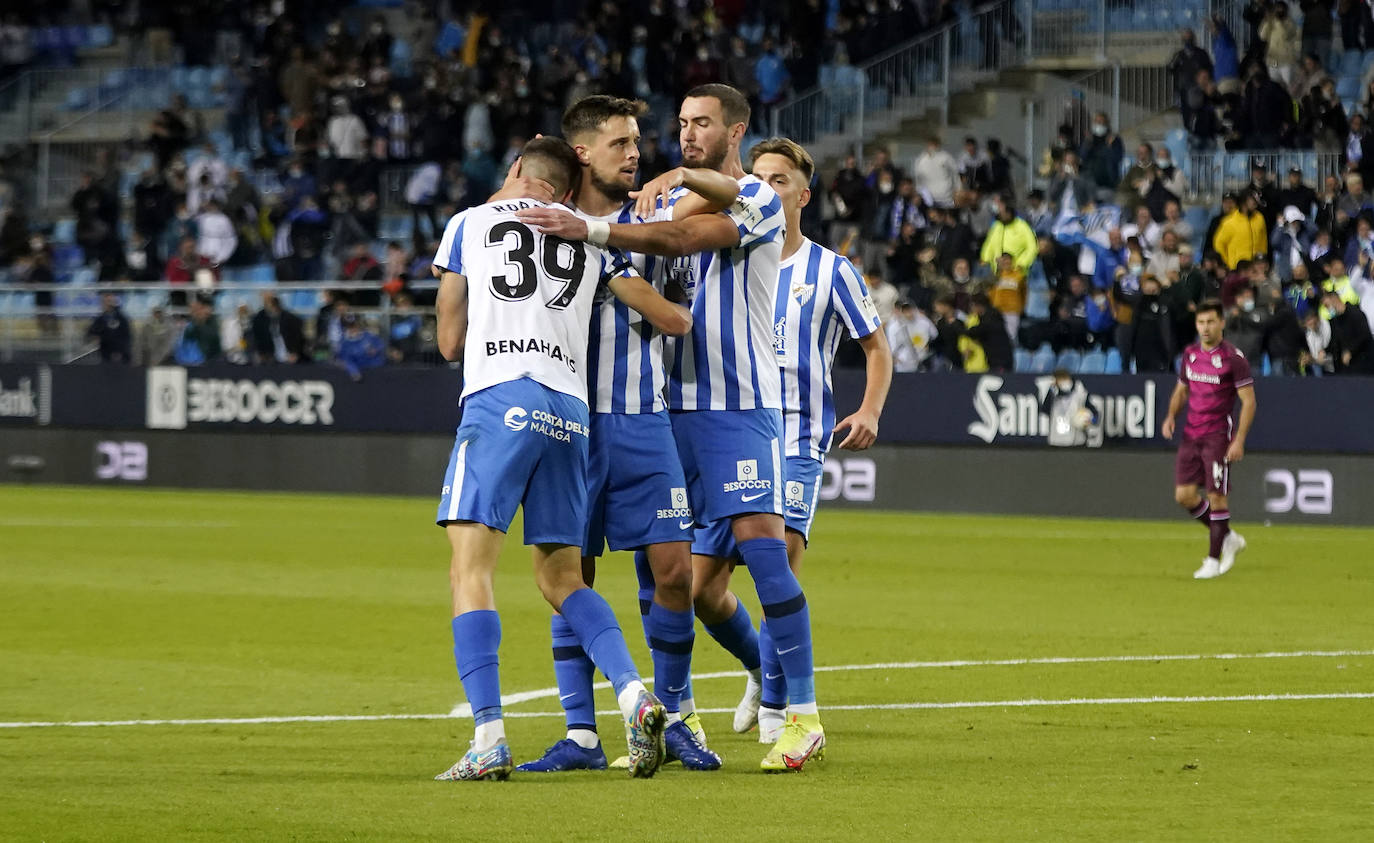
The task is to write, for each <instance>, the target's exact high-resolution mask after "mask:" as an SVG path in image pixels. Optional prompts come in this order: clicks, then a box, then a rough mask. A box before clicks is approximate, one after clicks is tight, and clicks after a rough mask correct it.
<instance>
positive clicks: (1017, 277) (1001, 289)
mask: <svg viewBox="0 0 1374 843" xmlns="http://www.w3.org/2000/svg"><path fill="white" fill-rule="evenodd" d="M988 300H989V301H990V302H991V303H992V306H993V307H994V308H996V309H997V311H998V312H999V313H1001V314H1002V322H1003V324H1004V325H1005V326H1006V329H1007V335H1008V337H1009V338H1010V339H1011V341H1012V342H1013V343H1014V342H1016V338H1017V336H1018V331H1019V330H1020V327H1021V313H1022V312H1023V311H1024V310H1025V309H1026V272H1025V271H1024V270H1022V269H1021V268H1020V267H1019V266H1017V265H1016V262H1015V260H1014V259H1013V258H1012V256H1011V255H1010V254H1005V253H1004V254H1002V255H1001V256H999V257H998V259H997V269H996V271H995V273H994V275H993V283H992V293H991V294H990V295H989V296H988Z"/></svg>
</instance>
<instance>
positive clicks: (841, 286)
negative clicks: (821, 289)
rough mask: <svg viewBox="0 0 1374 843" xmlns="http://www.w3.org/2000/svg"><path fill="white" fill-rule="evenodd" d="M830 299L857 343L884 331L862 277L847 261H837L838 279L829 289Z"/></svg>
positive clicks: (836, 275) (836, 278) (836, 271)
mask: <svg viewBox="0 0 1374 843" xmlns="http://www.w3.org/2000/svg"><path fill="white" fill-rule="evenodd" d="M830 298H831V302H832V304H833V306H834V308H835V312H836V313H838V314H839V315H840V320H841V321H842V322H844V326H845V328H847V329H849V335H850V336H852V337H854V338H855V339H861V338H863V337H866V336H868V335H869V334H871V333H873V332H874V331H876V330H878V329H879V328H880V327H882V325H881V323H880V322H879V321H878V308H877V307H875V306H874V304H873V297H872V296H871V295H869V293H868V285H867V284H865V283H864V279H863V276H861V275H859V271H858V270H856V269H855V268H854V264H852V263H850V262H849V260H848V259H847V258H843V257H841V258H839V259H837V260H836V261H835V278H834V280H833V282H832V283H831V286H830Z"/></svg>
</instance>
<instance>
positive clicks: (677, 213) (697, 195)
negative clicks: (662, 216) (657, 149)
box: [630, 167, 739, 220]
mask: <svg viewBox="0 0 1374 843" xmlns="http://www.w3.org/2000/svg"><path fill="white" fill-rule="evenodd" d="M680 187H681V188H686V190H687V193H685V194H682V195H680V196H679V197H678V199H677V201H676V202H673V201H672V194H673V191H675V190H677V189H678V188H680ZM630 196H631V198H633V199H634V200H635V214H636V215H638V216H639V218H640V219H643V220H650V219H653V218H654V215H655V214H657V213H660V212H662V211H666V210H667V209H671V213H672V218H673V219H679V220H680V219H686V218H687V217H690V216H695V215H697V214H714V213H718V212H720V211H724V210H725V209H726V208H729V207H730V204H731V203H732V202H734V201H735V197H737V196H739V182H737V181H735V180H734V179H733V178H731V177H730V176H727V175H726V174H724V173H720V172H717V171H715V170H707V169H705V168H701V167H677V168H674V169H672V170H669V171H668V172H666V173H664V174H663V175H661V176H659V177H657V178H655V179H653V180H651V181H650V182H649V183H648V184H645V185H644V186H643V187H641V188H640V189H639V190H632V191H630Z"/></svg>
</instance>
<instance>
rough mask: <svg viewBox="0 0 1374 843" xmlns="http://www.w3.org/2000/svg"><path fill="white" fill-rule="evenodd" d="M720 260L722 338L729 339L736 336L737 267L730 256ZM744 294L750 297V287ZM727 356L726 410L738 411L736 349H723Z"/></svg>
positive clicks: (725, 360) (724, 362)
mask: <svg viewBox="0 0 1374 843" xmlns="http://www.w3.org/2000/svg"><path fill="white" fill-rule="evenodd" d="M717 257H718V258H719V259H720V287H719V288H718V289H719V290H720V329H719V330H720V336H722V337H729V336H734V335H735V333H736V332H735V282H736V280H737V279H736V278H735V265H734V263H732V262H731V261H730V260H729V257H728V255H726V254H721V255H718V256H717ZM744 286H745V289H744V291H743V292H744V294H745V295H746V296H747V295H748V285H744ZM723 350H724V351H725V354H723V355H721V357H722V361H721V368H722V371H723V372H724V374H725V409H727V410H738V409H739V408H740V403H739V372H738V369H737V366H736V361H735V355H734V351H735V349H734V347H733V344H731V347H730V348H727V349H723Z"/></svg>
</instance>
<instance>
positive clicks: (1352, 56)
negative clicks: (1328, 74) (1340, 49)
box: [1336, 50, 1364, 87]
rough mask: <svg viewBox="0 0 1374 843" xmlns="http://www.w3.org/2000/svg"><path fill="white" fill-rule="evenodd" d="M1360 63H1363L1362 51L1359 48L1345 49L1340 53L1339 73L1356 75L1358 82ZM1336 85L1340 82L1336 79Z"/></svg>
mask: <svg viewBox="0 0 1374 843" xmlns="http://www.w3.org/2000/svg"><path fill="white" fill-rule="evenodd" d="M1362 64H1364V54H1363V53H1361V52H1360V51H1359V50H1346V51H1345V52H1344V53H1341V63H1340V75H1341V76H1354V77H1357V84H1358V77H1359V75H1360V66H1361V65H1362ZM1336 85H1337V87H1339V86H1340V82H1339V81H1337V82H1336Z"/></svg>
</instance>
